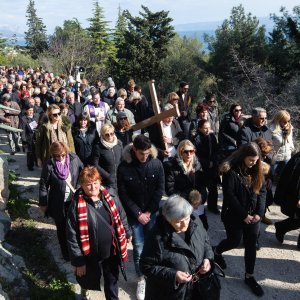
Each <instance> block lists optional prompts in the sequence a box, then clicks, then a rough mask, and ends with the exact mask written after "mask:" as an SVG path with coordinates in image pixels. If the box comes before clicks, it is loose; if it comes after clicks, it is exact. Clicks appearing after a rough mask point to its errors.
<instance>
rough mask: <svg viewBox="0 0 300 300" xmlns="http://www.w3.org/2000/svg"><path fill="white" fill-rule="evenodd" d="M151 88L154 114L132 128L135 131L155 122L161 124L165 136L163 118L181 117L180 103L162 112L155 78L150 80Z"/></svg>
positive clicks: (162, 133)
mask: <svg viewBox="0 0 300 300" xmlns="http://www.w3.org/2000/svg"><path fill="white" fill-rule="evenodd" d="M149 88H150V94H151V100H152V107H153V111H154V116H153V117H150V118H148V119H146V120H143V121H141V122H139V123H137V124H135V125H133V126H131V129H133V131H135V130H139V129H142V128H145V127H148V126H150V125H153V124H155V123H158V124H159V130H160V132H161V136H162V137H163V136H164V130H163V122H162V120H163V119H165V118H168V117H179V116H180V111H179V108H178V105H177V104H176V105H175V106H174V107H173V108H171V109H169V110H166V111H163V112H160V107H159V104H158V99H157V95H156V90H155V86H154V80H151V81H149ZM163 144H164V145H165V150H167V149H168V145H167V144H166V143H164V142H163Z"/></svg>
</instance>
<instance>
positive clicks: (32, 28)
mask: <svg viewBox="0 0 300 300" xmlns="http://www.w3.org/2000/svg"><path fill="white" fill-rule="evenodd" d="M26 13H27V14H26V17H27V26H28V31H27V32H25V40H26V44H27V48H28V49H29V53H30V55H31V56H32V58H37V57H38V55H39V54H40V53H42V52H43V51H45V50H46V49H47V48H48V44H47V36H46V26H45V25H44V24H43V21H42V19H41V18H39V17H38V16H37V13H36V9H35V3H34V1H33V0H29V4H28V6H27V11H26Z"/></svg>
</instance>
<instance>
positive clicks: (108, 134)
mask: <svg viewBox="0 0 300 300" xmlns="http://www.w3.org/2000/svg"><path fill="white" fill-rule="evenodd" d="M114 135H115V133H114V132H109V133H105V136H106V137H110V136H114Z"/></svg>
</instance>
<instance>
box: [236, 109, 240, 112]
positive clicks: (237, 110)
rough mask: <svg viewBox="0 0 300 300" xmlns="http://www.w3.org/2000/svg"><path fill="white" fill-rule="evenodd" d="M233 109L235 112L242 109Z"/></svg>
mask: <svg viewBox="0 0 300 300" xmlns="http://www.w3.org/2000/svg"><path fill="white" fill-rule="evenodd" d="M234 111H235V112H239V111H242V109H235V110H234Z"/></svg>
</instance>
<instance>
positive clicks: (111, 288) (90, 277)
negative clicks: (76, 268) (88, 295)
mask: <svg viewBox="0 0 300 300" xmlns="http://www.w3.org/2000/svg"><path fill="white" fill-rule="evenodd" d="M101 269H102V271H101ZM102 273H103V279H104V294H105V299H106V300H118V299H119V296H118V292H119V285H118V280H119V258H118V256H117V255H111V256H110V257H109V258H107V259H105V260H103V261H102V262H100V261H98V260H97V258H95V257H86V275H85V276H82V277H78V276H76V279H77V282H78V283H79V284H80V286H81V288H83V289H88V290H99V291H100V290H101V289H100V279H101V275H102Z"/></svg>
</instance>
